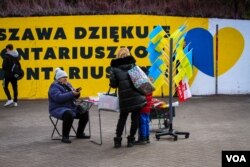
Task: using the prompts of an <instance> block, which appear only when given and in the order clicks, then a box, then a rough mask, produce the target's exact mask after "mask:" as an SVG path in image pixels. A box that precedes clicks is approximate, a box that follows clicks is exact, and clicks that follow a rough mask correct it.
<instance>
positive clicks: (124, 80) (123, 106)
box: [109, 48, 147, 148]
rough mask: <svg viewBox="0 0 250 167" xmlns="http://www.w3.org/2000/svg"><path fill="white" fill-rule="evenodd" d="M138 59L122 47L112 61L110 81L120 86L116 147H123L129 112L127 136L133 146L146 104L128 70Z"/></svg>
mask: <svg viewBox="0 0 250 167" xmlns="http://www.w3.org/2000/svg"><path fill="white" fill-rule="evenodd" d="M135 63H136V60H135V59H134V57H132V56H131V55H130V53H129V50H128V49H127V48H121V49H120V50H119V52H118V54H117V57H116V59H113V60H112V61H111V65H110V66H111V70H110V83H109V85H110V86H111V87H112V88H118V96H119V105H120V115H119V120H118V123H117V127H116V137H115V138H114V147H115V148H119V147H121V141H122V137H121V136H122V133H123V130H124V126H125V124H126V121H127V117H128V114H129V113H131V126H130V135H129V136H128V137H127V139H128V143H127V147H132V146H133V143H134V142H135V134H136V131H137V128H138V122H139V115H140V110H141V108H142V107H143V106H144V105H146V103H147V102H146V97H145V96H144V95H142V94H141V93H140V92H139V91H137V90H136V88H135V87H134V85H133V83H132V81H131V79H130V77H129V74H128V70H130V69H131V68H133V67H134V66H135V65H136V64H135Z"/></svg>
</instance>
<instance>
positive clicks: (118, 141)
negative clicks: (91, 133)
mask: <svg viewBox="0 0 250 167" xmlns="http://www.w3.org/2000/svg"><path fill="white" fill-rule="evenodd" d="M121 146H122V138H121V137H114V147H115V148H120V147H121Z"/></svg>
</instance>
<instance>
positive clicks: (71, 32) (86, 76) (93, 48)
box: [0, 15, 208, 100]
mask: <svg viewBox="0 0 250 167" xmlns="http://www.w3.org/2000/svg"><path fill="white" fill-rule="evenodd" d="M184 23H185V24H187V30H188V29H191V28H194V27H202V28H205V29H207V27H208V19H201V18H185V17H167V16H149V15H94V16H53V17H26V18H0V49H1V51H2V50H3V49H4V48H5V46H6V45H7V44H9V43H11V44H13V45H14V47H15V48H16V49H18V51H19V53H20V55H21V64H22V67H23V69H24V71H25V77H24V78H23V79H22V80H20V81H19V85H18V86H19V98H20V99H37V98H47V92H48V88H49V86H50V84H51V83H52V82H53V77H54V70H55V68H56V67H63V68H64V70H65V71H66V72H67V73H68V75H69V81H70V82H71V83H72V84H73V85H74V86H75V87H79V86H81V87H82V88H83V93H82V96H83V97H87V96H95V95H97V93H98V92H105V91H107V90H108V79H107V72H106V70H107V67H108V66H109V64H110V61H111V59H112V58H114V55H115V53H116V52H117V51H118V49H119V48H120V47H121V46H127V47H129V48H130V49H131V54H132V55H133V56H134V57H135V58H136V60H137V64H138V65H139V66H147V65H149V61H148V58H147V52H146V47H147V44H148V42H149V39H148V38H147V36H148V34H149V32H150V31H151V30H152V29H153V27H154V26H156V25H162V26H165V28H166V31H168V32H169V33H170V34H171V33H173V32H174V31H175V30H176V29H177V28H178V27H179V26H180V25H181V24H184ZM42 34H43V35H42ZM81 53H82V54H81ZM0 64H2V59H0ZM0 70H1V69H0ZM9 88H10V89H11V86H10V85H9ZM163 90H164V94H165V95H166V94H167V93H168V91H167V90H168V89H167V88H166V87H165V88H163ZM155 95H161V90H160V91H158V92H156V93H155ZM3 99H6V96H5V94H4V92H3V89H0V100H3Z"/></svg>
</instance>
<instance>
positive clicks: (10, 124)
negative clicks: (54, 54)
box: [0, 95, 250, 167]
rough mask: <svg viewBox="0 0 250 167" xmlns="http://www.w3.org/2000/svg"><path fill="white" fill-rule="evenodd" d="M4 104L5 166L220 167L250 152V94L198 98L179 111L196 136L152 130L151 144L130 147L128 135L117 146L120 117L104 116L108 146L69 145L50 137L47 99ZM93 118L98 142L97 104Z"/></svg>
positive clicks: (1, 151) (183, 126) (0, 151)
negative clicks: (228, 157) (224, 159)
mask: <svg viewBox="0 0 250 167" xmlns="http://www.w3.org/2000/svg"><path fill="white" fill-rule="evenodd" d="M0 104H1V106H0V166H1V167H66V166H69V167H120V166H121V167H134V166H138V167H153V166H155V167H156V166H157V167H163V166H168V167H202V166H206V167H220V166H221V151H222V150H250V130H249V128H250V109H249V108H250V95H249V96H208V97H193V98H192V99H190V100H188V101H187V102H185V103H182V104H181V105H180V106H179V107H178V108H176V117H175V118H174V124H173V127H174V129H177V130H179V131H188V132H190V137H189V138H188V139H184V138H183V137H179V139H178V141H173V140H172V138H171V137H169V136H163V137H161V139H160V140H159V141H157V140H156V139H155V134H154V132H152V133H151V143H150V144H148V145H143V146H134V147H132V148H127V147H126V142H127V140H126V138H125V137H124V138H123V141H122V142H123V146H122V148H120V149H114V148H113V137H114V135H115V126H116V123H117V119H118V113H113V112H103V113H102V123H103V124H102V129H103V142H104V143H103V145H102V146H99V145H95V144H93V143H92V142H90V141H89V140H88V139H87V140H86V139H84V140H82V139H75V138H72V143H71V144H63V143H61V142H60V141H56V140H51V139H50V135H51V131H52V124H51V123H50V120H49V118H48V102H47V100H39V101H20V102H19V106H18V107H12V108H4V107H3V104H4V102H3V101H2V102H1V103H0ZM90 117H91V132H92V139H94V140H98V135H99V131H98V112H97V108H96V106H95V107H93V108H92V109H91V113H90ZM157 121H158V120H153V123H152V128H153V130H154V129H157V128H158V126H157ZM75 123H76V122H75ZM129 124H130V120H128V123H127V129H129ZM87 130H88V129H87Z"/></svg>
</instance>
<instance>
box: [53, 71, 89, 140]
mask: <svg viewBox="0 0 250 167" xmlns="http://www.w3.org/2000/svg"><path fill="white" fill-rule="evenodd" d="M80 91H81V88H79V89H74V88H73V87H72V85H71V84H70V83H69V82H68V75H67V73H66V72H65V71H63V70H61V69H60V68H57V69H56V71H55V81H54V82H53V83H52V84H51V86H50V88H49V93H48V96H49V113H50V114H51V115H52V116H53V117H55V118H58V119H61V120H62V121H63V125H62V135H63V137H62V140H61V141H62V142H63V143H71V141H70V140H69V133H70V130H71V127H72V124H73V120H74V119H79V122H78V128H77V134H76V137H77V138H80V139H88V138H90V136H86V135H85V134H84V129H85V127H86V124H87V123H88V121H89V116H88V114H89V113H88V112H84V113H82V112H81V111H80V110H79V108H78V107H77V106H76V104H75V101H76V99H78V98H79V97H80Z"/></svg>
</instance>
